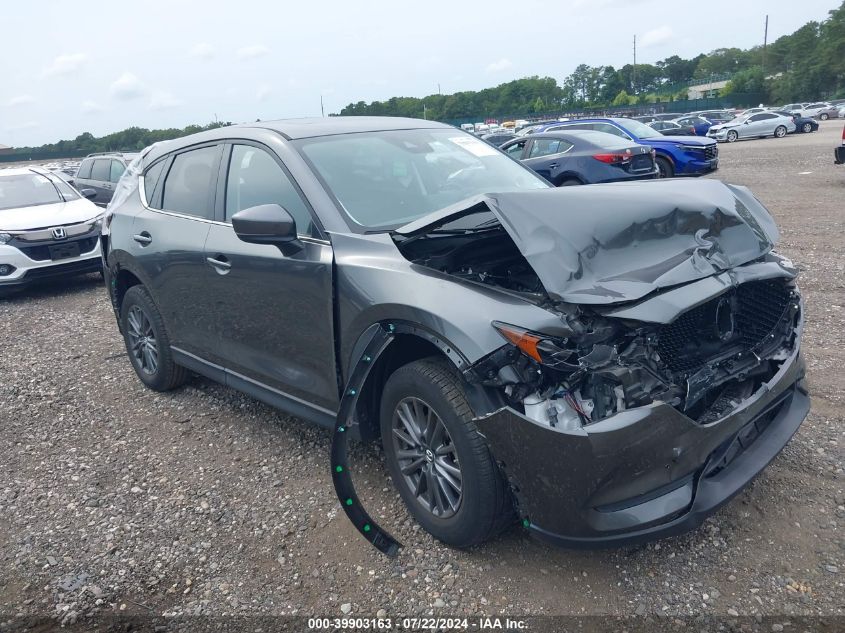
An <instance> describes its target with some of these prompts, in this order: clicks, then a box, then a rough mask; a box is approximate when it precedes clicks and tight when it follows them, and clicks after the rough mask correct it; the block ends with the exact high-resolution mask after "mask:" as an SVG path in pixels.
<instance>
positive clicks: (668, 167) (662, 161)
mask: <svg viewBox="0 0 845 633" xmlns="http://www.w3.org/2000/svg"><path fill="white" fill-rule="evenodd" d="M559 130H560V131H568V130H595V131H597V132H607V133H609V134H615V135H616V136H619V137H622V138H624V139H628V140H629V141H633V142H634V143H638V144H640V145H648V146H649V147H651V148H652V149H654V151H655V154H656V156H655V162H656V163H657V169H658V170H659V176H658V177H659V178H672V177H673V176H701V175H704V174H707V173H710V172H711V171H715V170H716V169H718V167H719V148H718V147H717V145H716V141H714V140H713V139H711V138H702V137H698V136H664V135H663V134H661V133H660V132H658V131H657V130H655V129H653V128H650V127H649V126H647V125H646V124H645V123H640V122H639V121H634V120H633V119H625V118H601V119H600V118H595V119H576V120H574V121H557V122H554V123H548V124H547V125H544V126H542V127H541V128H540V129H535V130H534V132H535V133H541V132H555V131H559Z"/></svg>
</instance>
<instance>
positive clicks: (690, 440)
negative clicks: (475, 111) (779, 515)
mask: <svg viewBox="0 0 845 633" xmlns="http://www.w3.org/2000/svg"><path fill="white" fill-rule="evenodd" d="M777 238H778V231H777V228H776V226H775V223H774V220H773V219H772V216H771V215H770V214H769V213H768V211H767V210H766V209H765V208H764V207H763V205H762V204H761V203H760V202H759V201H758V200H757V199H756V198H755V197H754V196H753V195H752V194H751V192H750V191H749V190H748V189H746V188H744V187H738V186H733V185H726V184H723V183H722V182H719V181H717V180H709V179H705V180H696V181H681V180H674V179H669V180H660V181H639V182H633V183H628V182H626V183H614V184H599V185H590V186H587V187H561V188H555V187H552V186H551V185H550V184H549V183H548V182H547V181H545V180H543V179H541V178H540V177H538V176H537V175H536V174H534V173H533V172H532V171H531V170H529V169H528V168H526V167H525V166H523V165H521V164H520V163H519V162H517V161H515V160H513V159H512V158H510V157H508V156H507V155H506V154H504V153H503V152H501V151H499V150H498V149H497V148H495V147H492V146H491V145H490V144H488V143H486V142H484V141H482V140H481V139H478V138H476V137H474V136H472V135H470V134H467V133H466V132H464V131H462V130H459V129H455V128H453V127H451V126H448V125H444V124H440V123H435V122H432V121H420V120H415V119H402V118H392V117H391V118H388V117H384V118H381V117H328V118H324V119H298V120H291V121H273V122H262V123H255V124H249V125H242V126H232V127H224V128H220V129H216V130H209V131H206V132H201V133H199V134H195V135H192V136H188V137H185V138H182V139H179V140H175V141H168V142H166V143H163V144H161V145H156V146H154V147H152V148H150V149H149V150H148V151H145V152H144V153H143V155H142V157H141V159H140V160H138V161H135V162H133V163H132V165H131V166H130V168H129V170H128V171H127V174H126V175H125V176H124V178H123V179H122V180H121V183H120V186H119V187H118V191H117V193H116V194H115V198H114V200H113V201H112V204H110V205H109V211H108V213H107V215H106V218H105V219H104V223H103V242H102V243H103V253H104V257H105V262H106V266H105V268H106V270H105V276H106V282H107V286H106V287H107V289H108V293H109V297H110V300H111V303H112V306H113V308H114V313H115V316H116V317H117V322H118V324H119V327H120V330H121V332H122V334H123V338H124V341H125V344H126V350H127V355H128V359H129V361H130V362H131V364H132V367H133V368H134V370H135V372H136V373H137V375H138V377H139V378H140V380H141V381H142V382H143V383H144V384H145V385H147V386H148V387H149V388H151V389H154V390H158V391H164V390H168V389H174V388H176V387H178V386H179V385H181V384H182V383H184V382H185V380H186V379H187V378H188V372H189V371H193V372H196V373H199V374H202V375H203V376H206V377H208V378H210V379H212V380H216V381H219V382H222V383H224V384H226V385H228V386H229V387H232V388H235V389H238V390H241V391H243V392H246V393H248V394H250V395H252V396H254V397H256V398H258V399H260V400H263V401H265V402H267V403H270V404H271V405H273V406H276V407H279V408H281V409H284V410H286V411H288V412H290V413H293V414H294V415H297V416H298V417H300V418H302V419H304V420H309V421H312V422H315V423H318V424H322V425H325V426H327V427H329V428H333V429H334V436H333V443H332V453H331V474H332V480H333V483H334V486H335V490H336V492H337V495H338V499H339V501H340V503H341V506H342V508H343V510H344V512H345V513H346V514H347V516H348V517H349V518H350V520H351V521H352V522H353V523H354V525H355V526H356V528H358V530H359V531H360V533H361V534H362V535H363V536H364V538H366V539H367V540H368V541H369V542H371V543H372V544H373V545H375V546H376V547H377V548H379V549H380V550H381V551H383V552H385V553H388V554H390V553H394V552H395V551H396V549H397V547H398V543H396V541H394V540H393V539H392V537H391V536H390V535H389V534H387V533H386V532H385V531H384V530H383V529H381V528H380V527H379V526H378V525H377V524H376V523H375V522H374V521H373V519H372V518H371V517H370V516H369V515H368V514H367V512H366V511H365V510H364V509H363V508H362V506H361V502H360V499H359V498H358V496H357V494H356V492H355V489H354V486H353V483H352V477H351V476H350V471H351V469H352V468H353V465H352V464H350V463H349V460H348V459H347V452H346V438H347V437H348V436H350V435H352V436H358V437H360V438H362V439H365V440H367V439H380V440H381V443H382V445H383V447H384V453H385V460H386V464H387V468H388V469H389V472H390V474H391V478H392V480H393V484H394V486H396V488H397V490H398V492H399V494H400V495H401V497H402V499H403V500H404V502H405V503H406V505H407V506H408V508H409V510H410V512H411V514H412V515H413V516H414V517H415V518H416V519H417V520H418V521H419V523H420V524H421V525H422V526H423V527H424V528H425V529H426V530H427V531H428V532H430V533H431V534H433V535H434V536H436V537H437V538H439V539H441V540H442V541H444V542H446V543H449V544H451V545H453V546H459V547H462V546H469V545H473V544H476V543H479V542H481V541H483V540H485V539H487V538H489V537H490V536H492V535H494V534H496V533H497V532H498V531H500V530H501V529H503V528H504V527H506V526H508V525H510V524H511V523H512V522H515V520H516V519H517V518H519V519H520V521H521V523H522V525H524V526H525V527H526V528H527V529H529V530H531V531H532V532H533V533H534V534H536V535H537V536H539V537H542V538H545V539H549V540H551V541H553V542H556V543H559V544H563V545H568V546H596V545H608V544H621V543H631V542H637V541H642V540H646V539H653V538H657V537H659V536H666V535H669V534H676V533H678V532H682V531H685V530H689V529H691V528H693V527H695V526H697V525H699V524H700V523H701V522H702V521H703V520H704V519H705V518H706V517H707V516H708V515H709V514H711V513H713V512H715V511H716V509H718V508H719V507H720V506H721V505H722V504H724V503H726V502H727V501H728V500H729V499H730V498H731V497H733V496H734V495H735V494H737V493H738V492H739V491H740V490H741V489H742V488H743V487H744V486H745V485H746V484H747V483H748V482H749V481H750V480H751V479H752V478H753V477H754V476H755V475H756V474H757V473H758V472H759V471H760V470H762V469H763V468H764V467H765V466H766V465H767V464H768V463H769V462H770V461H771V460H772V459H773V458H774V457H775V456H776V455H777V454H778V453H779V452H780V450H781V449H782V448H783V446H784V445H785V444H786V442H787V441H788V440H789V438H790V437H791V436H792V434H793V433H794V432H795V431H796V429H797V428H798V426H799V425H800V424H801V421H802V420H803V419H804V416H805V415H806V414H807V411H808V409H809V397H808V395H807V387H806V385H805V383H804V380H803V378H804V363H803V361H802V359H801V356H800V352H799V348H800V339H801V330H802V325H803V316H802V314H803V304H802V301H801V298H800V295H799V293H798V289H797V287H796V285H795V277H796V275H797V271H796V269H795V267H794V266H793V265H792V263H791V262H790V261H789V260H787V259H785V258H783V257H780V256H778V255H777V254H776V253H775V252H774V250H773V248H774V244H775V242H776V241H777ZM359 481H360V479H359ZM769 485H774V484H772V483H770V484H769Z"/></svg>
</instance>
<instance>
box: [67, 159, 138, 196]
mask: <svg viewBox="0 0 845 633" xmlns="http://www.w3.org/2000/svg"><path fill="white" fill-rule="evenodd" d="M136 156H138V154H136V153H131V154H130V153H123V152H101V153H96V154H88V156H86V157H85V159H84V160H83V161H82V163H80V165H79V169H78V170H77V172H76V176H74V178H73V184H74V186H75V187H76V188H77V189H93V190H94V191H96V192H97V195H96V196H95V197H94V198H92V200H93V202H94V204H96V205H98V206H100V207H105V206H106V205H108V203H109V202H110V201H111V199H112V196H113V195H114V189H115V187H116V186H117V183H118V182H119V181H120V177H121V176H123V172H124V171H126V167H127V166H128V165H129V163H131V162H132V161H133V160H134V159H135V157H136Z"/></svg>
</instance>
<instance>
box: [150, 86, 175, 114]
mask: <svg viewBox="0 0 845 633" xmlns="http://www.w3.org/2000/svg"><path fill="white" fill-rule="evenodd" d="M182 103H183V102H182V100H181V99H177V98H176V97H174V96H173V95H172V94H170V93H169V92H166V91H164V90H159V91H157V92H154V93H153V96H152V99H150V110H169V109H170V108H178V107H179V106H180V105H182Z"/></svg>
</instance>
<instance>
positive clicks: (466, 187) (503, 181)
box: [294, 128, 550, 230]
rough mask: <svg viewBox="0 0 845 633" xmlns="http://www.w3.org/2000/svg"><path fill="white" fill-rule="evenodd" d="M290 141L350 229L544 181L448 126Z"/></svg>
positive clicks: (381, 225) (395, 223)
mask: <svg viewBox="0 0 845 633" xmlns="http://www.w3.org/2000/svg"><path fill="white" fill-rule="evenodd" d="M294 145H295V146H296V147H297V149H298V150H299V151H300V152H301V154H302V156H303V157H304V158H305V160H306V161H307V162H308V163H310V165H311V167H312V168H313V170H314V171H315V172H316V174H317V175H318V176H319V177H320V179H321V180H322V182H323V184H324V186H325V187H326V189H327V190H328V191H329V193H331V194H332V195H333V196H334V198H335V199H336V200H337V202H338V203H339V206H340V208H341V209H342V211H343V212H344V213H345V214H346V217H347V218H348V219H349V220H350V223H351V224H350V226H352V227H353V228H354V229H356V230H367V229H369V230H389V229H391V228H398V227H399V226H402V225H403V224H406V223H408V222H411V221H412V220H415V219H417V218H421V217H423V216H424V215H428V214H429V213H432V212H433V211H437V210H439V209H443V208H444V207H448V206H450V205H453V204H457V203H459V202H461V201H464V200H466V199H467V198H471V197H473V196H477V195H480V194H485V193H497V192H508V191H524V190H530V189H545V188H548V187H549V186H550V185H549V184H548V183H546V182H545V181H543V180H541V179H540V178H539V177H538V176H537V175H536V174H534V172H532V171H531V170H529V169H528V168H527V167H523V166H522V165H520V164H519V163H516V162H514V161H512V160H509V159H508V157H506V156H504V155H503V154H502V153H501V152H500V151H499V150H498V149H496V148H495V147H491V146H490V145H489V144H488V143H485V142H484V141H482V140H480V139H478V138H475V137H474V136H471V135H469V134H467V133H465V132H462V131H460V130H455V129H442V128H441V129H415V130H388V131H377V132H360V133H355V134H339V135H334V136H321V137H314V138H307V139H300V140H298V141H294Z"/></svg>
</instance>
